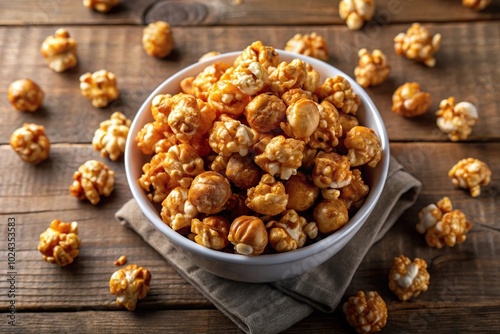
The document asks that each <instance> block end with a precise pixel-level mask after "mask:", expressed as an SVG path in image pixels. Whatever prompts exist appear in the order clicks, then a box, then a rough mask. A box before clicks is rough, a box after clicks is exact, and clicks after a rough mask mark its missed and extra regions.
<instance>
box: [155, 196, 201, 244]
mask: <svg viewBox="0 0 500 334" xmlns="http://www.w3.org/2000/svg"><path fill="white" fill-rule="evenodd" d="M161 207H162V208H161V214H160V215H161V220H163V222H164V223H165V224H167V225H168V226H170V227H171V228H172V230H174V231H177V232H179V233H181V234H187V233H188V232H189V231H190V229H191V220H192V219H193V218H195V217H196V216H197V215H198V211H197V210H196V207H195V206H194V205H193V204H191V202H189V201H188V190H187V189H186V188H183V187H177V188H174V189H173V190H172V191H171V192H170V193H169V194H168V196H167V197H166V198H165V200H164V201H163V202H162V203H161Z"/></svg>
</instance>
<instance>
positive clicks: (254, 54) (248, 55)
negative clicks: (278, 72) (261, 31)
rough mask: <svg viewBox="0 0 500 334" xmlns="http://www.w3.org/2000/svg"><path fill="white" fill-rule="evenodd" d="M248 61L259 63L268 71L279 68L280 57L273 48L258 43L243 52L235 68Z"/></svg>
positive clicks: (237, 59) (235, 62)
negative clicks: (271, 68)
mask: <svg viewBox="0 0 500 334" xmlns="http://www.w3.org/2000/svg"><path fill="white" fill-rule="evenodd" d="M246 60H253V61H258V62H259V63H261V64H262V66H264V68H266V69H268V68H269V67H276V66H278V64H279V55H278V52H276V50H275V49H274V48H273V47H272V46H266V45H263V44H262V42H261V41H256V42H253V43H252V44H251V45H249V46H248V47H246V48H245V50H243V52H242V53H241V54H240V55H239V56H238V58H236V60H235V61H234V66H238V65H239V63H241V62H243V61H246Z"/></svg>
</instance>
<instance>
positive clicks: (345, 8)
mask: <svg viewBox="0 0 500 334" xmlns="http://www.w3.org/2000/svg"><path fill="white" fill-rule="evenodd" d="M374 13H375V1H374V0H340V2H339V15H340V18H341V19H342V20H345V21H346V25H347V27H348V28H349V29H351V30H358V29H361V27H362V26H363V24H365V22H367V21H370V20H371V19H372V18H373V15H374Z"/></svg>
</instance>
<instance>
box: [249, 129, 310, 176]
mask: <svg viewBox="0 0 500 334" xmlns="http://www.w3.org/2000/svg"><path fill="white" fill-rule="evenodd" d="M304 146H305V144H304V142H303V141H301V140H296V139H291V138H288V139H285V137H284V136H276V137H273V139H271V141H270V142H269V144H267V146H266V148H265V150H264V153H262V154H259V155H258V156H256V157H255V163H256V164H257V165H259V166H260V168H262V169H263V170H265V171H266V172H268V173H269V174H270V175H272V176H274V175H279V177H280V178H281V179H283V180H288V179H289V178H290V176H292V175H295V174H297V169H298V168H299V167H300V166H301V164H302V157H303V155H302V152H303V151H304Z"/></svg>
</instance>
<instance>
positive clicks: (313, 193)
mask: <svg viewBox="0 0 500 334" xmlns="http://www.w3.org/2000/svg"><path fill="white" fill-rule="evenodd" d="M285 190H286V193H287V194H288V202H287V205H286V208H287V209H291V210H295V211H299V212H300V211H305V210H307V209H309V208H311V207H312V206H313V205H314V203H315V202H316V199H317V198H318V196H319V188H318V187H316V186H315V185H314V184H313V183H312V182H311V181H310V180H309V179H308V178H307V177H306V175H304V174H303V173H300V172H299V173H297V175H292V176H291V177H290V178H289V179H288V180H287V181H286V183H285Z"/></svg>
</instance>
